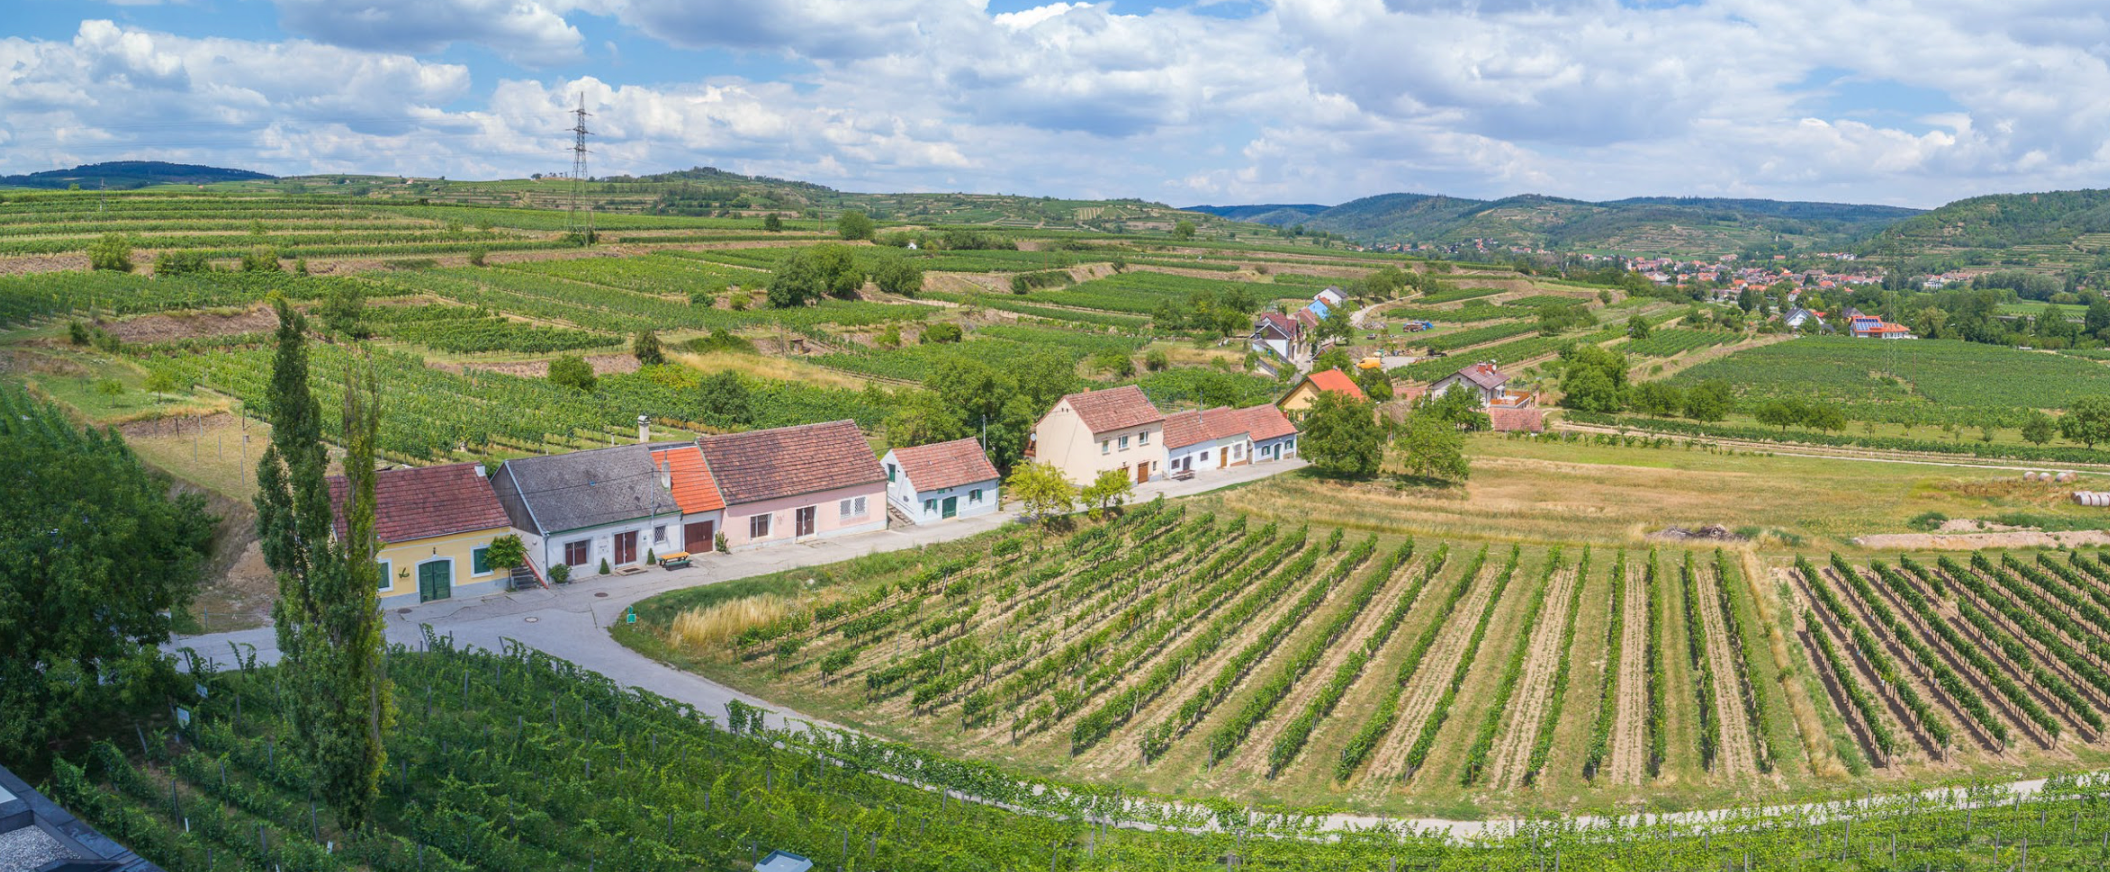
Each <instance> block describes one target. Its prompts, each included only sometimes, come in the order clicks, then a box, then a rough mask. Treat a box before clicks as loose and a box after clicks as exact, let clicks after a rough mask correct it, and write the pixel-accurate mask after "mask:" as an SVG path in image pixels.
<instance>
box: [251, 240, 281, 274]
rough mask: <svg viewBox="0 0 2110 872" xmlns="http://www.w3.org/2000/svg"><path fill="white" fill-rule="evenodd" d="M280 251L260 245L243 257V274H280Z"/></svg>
mask: <svg viewBox="0 0 2110 872" xmlns="http://www.w3.org/2000/svg"><path fill="white" fill-rule="evenodd" d="M283 269H284V267H282V266H280V265H279V262H278V250H277V249H274V248H272V247H271V246H268V245H259V246H257V247H255V248H252V249H249V251H248V253H246V254H244V255H242V271H243V272H280V271H282V270H283Z"/></svg>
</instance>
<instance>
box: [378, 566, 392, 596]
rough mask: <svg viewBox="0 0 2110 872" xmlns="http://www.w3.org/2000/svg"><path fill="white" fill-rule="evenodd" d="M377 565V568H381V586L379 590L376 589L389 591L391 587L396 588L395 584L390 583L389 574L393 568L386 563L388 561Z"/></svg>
mask: <svg viewBox="0 0 2110 872" xmlns="http://www.w3.org/2000/svg"><path fill="white" fill-rule="evenodd" d="M376 565H377V566H379V567H381V586H380V587H379V588H376V589H377V590H387V589H389V588H391V587H394V586H395V585H394V584H393V583H392V582H390V581H389V580H388V574H389V572H390V571H391V567H390V566H389V564H388V561H386V560H383V561H381V562H380V563H378V564H376Z"/></svg>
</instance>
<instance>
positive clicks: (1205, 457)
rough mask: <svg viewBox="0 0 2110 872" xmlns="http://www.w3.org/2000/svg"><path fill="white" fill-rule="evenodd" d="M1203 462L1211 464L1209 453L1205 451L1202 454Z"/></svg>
mask: <svg viewBox="0 0 2110 872" xmlns="http://www.w3.org/2000/svg"><path fill="white" fill-rule="evenodd" d="M1202 462H1203V463H1208V462H1209V452H1207V451H1204V452H1202Z"/></svg>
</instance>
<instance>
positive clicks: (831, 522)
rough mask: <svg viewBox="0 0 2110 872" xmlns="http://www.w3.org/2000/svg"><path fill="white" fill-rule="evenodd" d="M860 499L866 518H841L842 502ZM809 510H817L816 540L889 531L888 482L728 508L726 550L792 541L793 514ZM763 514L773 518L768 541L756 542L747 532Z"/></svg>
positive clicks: (725, 527)
mask: <svg viewBox="0 0 2110 872" xmlns="http://www.w3.org/2000/svg"><path fill="white" fill-rule="evenodd" d="M857 497H864V498H865V512H864V514H863V515H860V516H856V517H850V518H845V517H842V513H841V504H842V501H843V500H846V499H856V498H857ZM806 506H814V507H815V509H814V526H813V535H814V536H815V537H820V536H837V535H843V534H846V533H862V532H865V531H867V530H883V529H886V481H885V480H883V479H882V480H880V481H875V482H872V483H870V484H861V485H856V486H854V487H845V488H836V489H835V490H828V491H818V492H815V493H810V494H801V495H799V496H795V497H786V498H784V499H777V500H764V501H762V502H758V503H745V504H742V505H737V506H726V507H725V524H724V528H723V529H724V530H725V545H726V548H728V549H738V548H742V547H753V546H756V545H765V544H770V543H774V542H789V541H791V539H792V532H793V531H794V530H796V529H797V528H796V527H795V526H794V523H793V521H794V518H793V512H795V511H797V510H798V509H801V508H804V507H806ZM761 514H767V515H770V516H771V518H770V522H769V537H768V538H766V539H755V538H752V537H750V536H749V535H748V531H749V530H750V529H751V524H750V521H749V519H750V518H753V517H754V516H756V515H761Z"/></svg>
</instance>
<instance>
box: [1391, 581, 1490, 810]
mask: <svg viewBox="0 0 2110 872" xmlns="http://www.w3.org/2000/svg"><path fill="white" fill-rule="evenodd" d="M1504 562H1505V561H1504V560H1502V559H1498V558H1496V557H1495V556H1494V555H1489V557H1488V560H1487V563H1486V564H1485V565H1483V566H1482V567H1480V574H1479V575H1478V576H1475V577H1474V579H1473V590H1472V592H1471V593H1469V594H1466V596H1465V600H1464V601H1463V602H1460V603H1459V604H1458V609H1457V610H1456V611H1453V612H1451V616H1450V621H1449V626H1447V627H1445V628H1444V630H1443V633H1442V635H1441V636H1439V637H1438V638H1437V640H1436V644H1435V645H1434V646H1432V647H1430V649H1429V653H1428V656H1426V657H1423V658H1422V661H1421V666H1420V667H1419V668H1418V669H1416V670H1415V671H1414V681H1413V683H1412V684H1411V685H1409V686H1408V687H1407V689H1406V690H1405V691H1403V692H1402V693H1403V694H1404V696H1403V697H1402V698H1401V701H1400V706H1399V716H1398V717H1397V718H1396V719H1394V720H1393V722H1392V731H1391V732H1390V733H1388V734H1386V736H1385V737H1384V738H1383V739H1382V740H1380V741H1379V742H1378V746H1377V750H1376V751H1375V752H1373V753H1372V754H1371V758H1370V767H1369V771H1368V773H1367V774H1366V775H1365V776H1364V780H1365V781H1366V782H1369V783H1378V784H1388V783H1391V782H1392V781H1394V780H1396V779H1398V777H1399V776H1400V774H1401V773H1403V772H1405V771H1406V768H1407V751H1408V750H1409V749H1411V748H1412V747H1413V746H1414V740H1415V739H1416V738H1419V737H1420V736H1421V728H1422V725H1423V724H1424V723H1426V722H1427V721H1428V719H1429V713H1430V712H1432V711H1435V709H1436V701H1437V700H1438V699H1440V698H1441V697H1442V696H1443V691H1444V685H1445V684H1446V683H1448V682H1449V681H1450V680H1451V673H1452V672H1454V671H1456V670H1457V668H1458V659H1459V658H1460V657H1462V656H1464V654H1465V643H1466V642H1467V641H1468V640H1469V639H1471V638H1472V634H1473V624H1474V622H1475V621H1477V620H1479V618H1480V612H1481V611H1482V610H1483V609H1486V608H1487V605H1488V604H1487V599H1488V593H1489V592H1490V591H1492V590H1493V589H1494V579H1495V576H1496V575H1498V574H1500V573H1501V571H1502V565H1503V563H1504Z"/></svg>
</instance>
